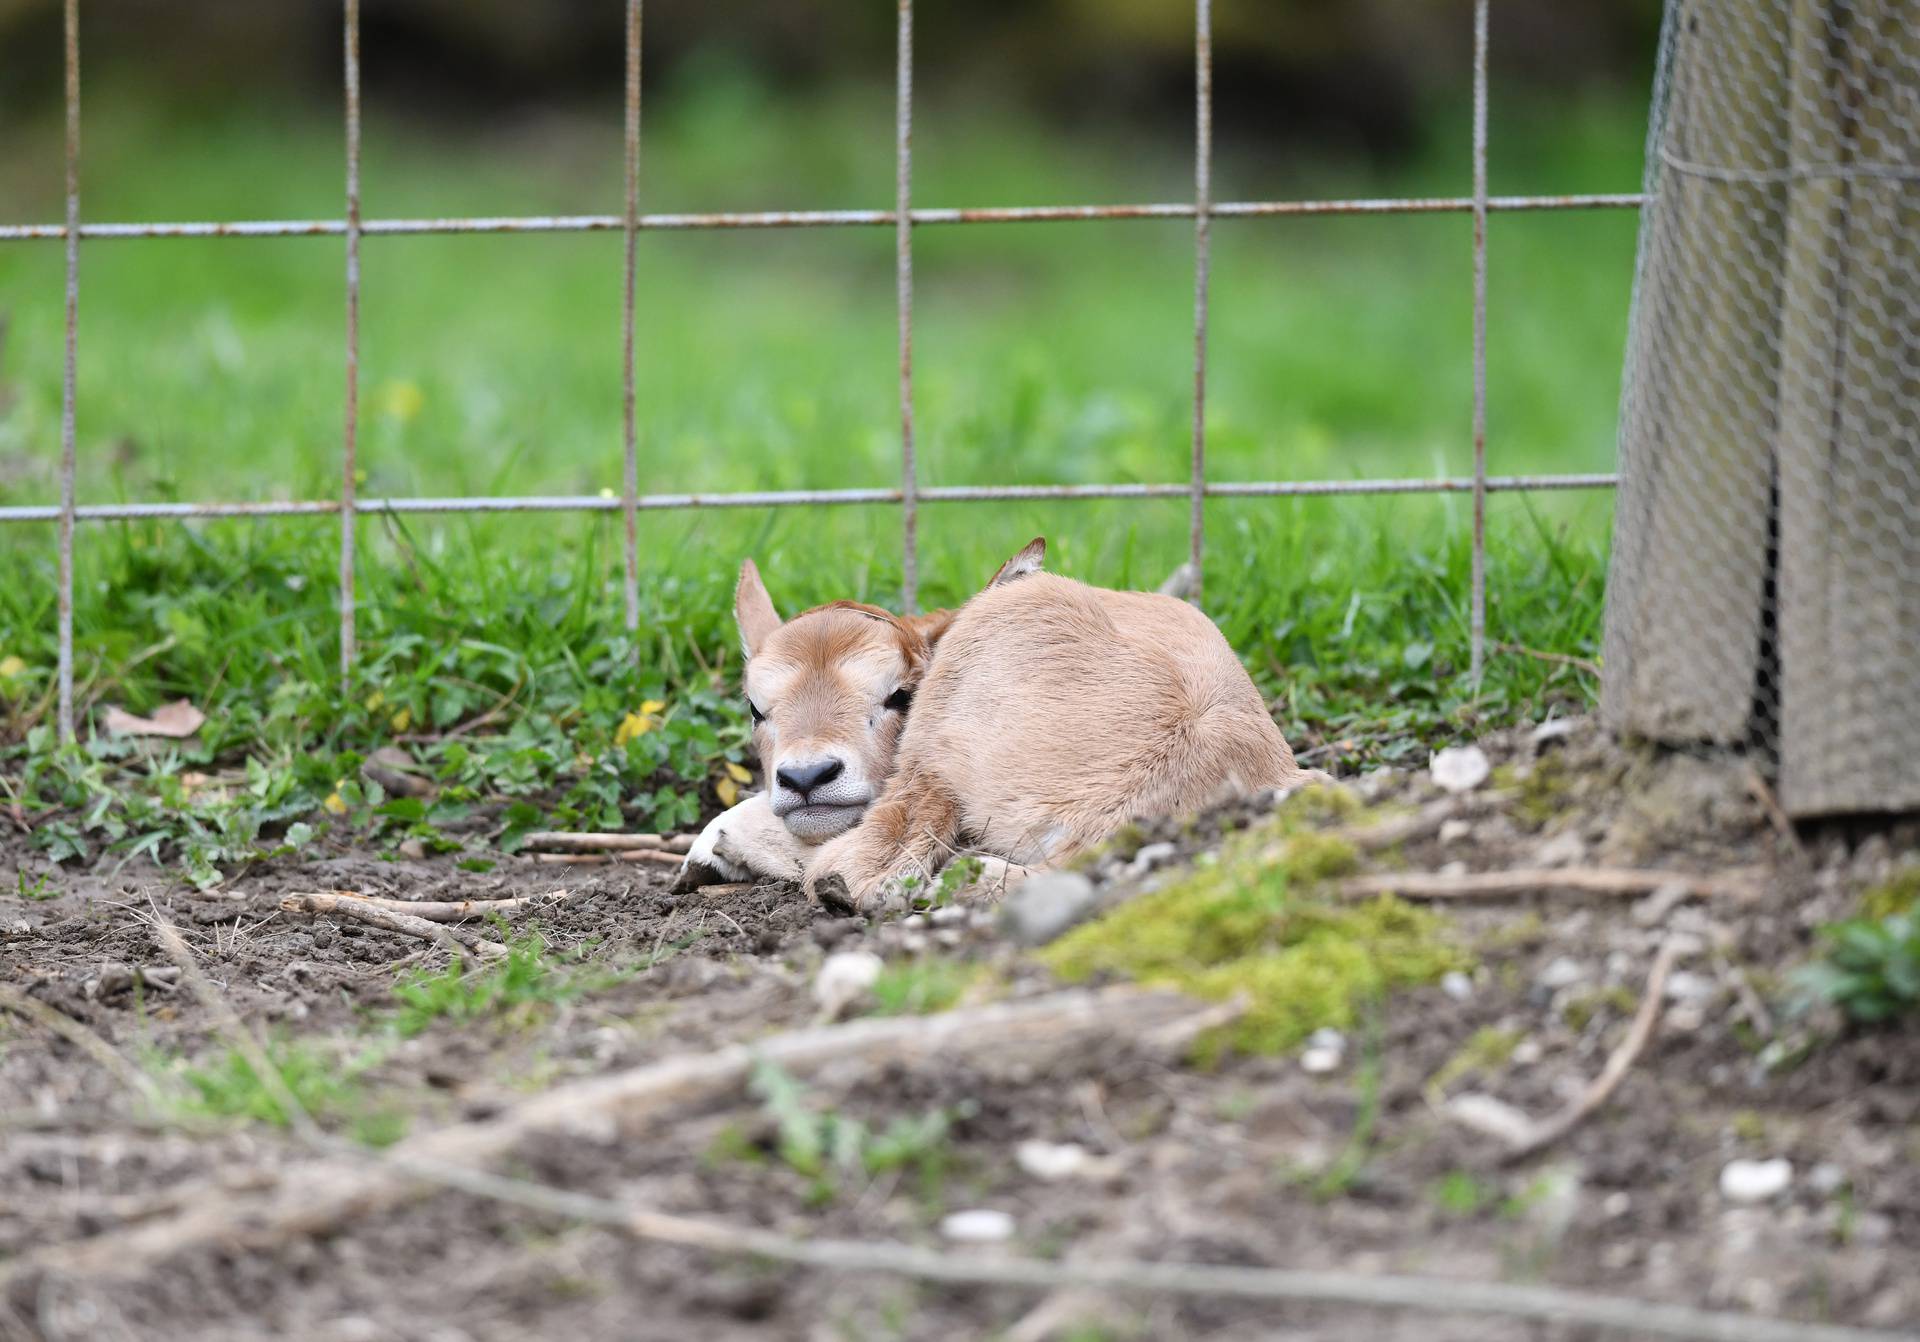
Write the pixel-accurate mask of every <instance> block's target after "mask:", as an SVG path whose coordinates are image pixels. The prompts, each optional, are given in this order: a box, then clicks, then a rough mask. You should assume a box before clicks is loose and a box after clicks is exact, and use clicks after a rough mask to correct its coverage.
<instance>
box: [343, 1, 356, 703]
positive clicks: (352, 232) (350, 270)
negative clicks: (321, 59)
mask: <svg viewBox="0 0 1920 1342" xmlns="http://www.w3.org/2000/svg"><path fill="white" fill-rule="evenodd" d="M345 76H346V93H347V386H346V415H345V424H344V427H343V430H342V437H341V452H340V680H341V683H342V684H345V683H346V682H347V680H348V678H349V677H350V676H351V675H352V674H353V656H354V564H353V544H354V522H355V519H356V517H357V516H358V512H359V508H358V502H359V492H360V482H359V479H358V475H359V469H360V463H359V443H360V0H346V71H345Z"/></svg>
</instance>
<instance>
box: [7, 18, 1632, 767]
mask: <svg viewBox="0 0 1920 1342" xmlns="http://www.w3.org/2000/svg"><path fill="white" fill-rule="evenodd" d="M624 3H625V8H626V81H625V185H626V199H625V208H624V210H623V211H622V212H621V213H619V214H580V215H538V216H495V217H479V218H420V219H380V218H375V219H365V220H363V219H362V217H361V199H360V3H359V0H343V7H344V15H343V17H344V27H345V40H344V46H343V70H342V78H343V85H344V93H345V104H346V110H345V139H346V198H345V213H344V217H343V218H340V219H265V220H225V221H218V220H214V221H205V220H203V221H188V222H140V223H110V222H96V223H83V222H81V219H80V37H79V0H64V7H65V59H66V72H65V73H66V79H65V89H66V126H67V152H66V170H67V201H66V204H67V209H66V222H65V223H64V224H0V243H5V242H31V241H44V240H52V239H62V240H64V242H65V244H66V282H67V288H66V356H65V366H64V369H63V375H62V384H61V385H62V390H61V418H60V501H59V502H58V503H57V504H27V505H13V506H5V507H0V523H9V522H14V523H27V522H55V523H57V524H58V528H59V547H60V565H59V583H60V592H59V618H60V629H59V659H60V666H59V728H60V734H61V737H62V739H63V740H69V741H70V740H72V739H73V736H74V719H73V534H74V527H75V524H76V523H78V522H94V521H125V520H134V519H147V518H214V517H255V518H264V517H288V516H302V515H315V514H328V513H337V514H339V517H340V603H339V609H340V662H341V669H342V672H343V674H344V673H345V672H346V671H348V670H349V669H350V668H351V666H352V664H353V660H354V654H355V640H354V584H355V579H354V570H355V561H354V539H355V524H356V522H357V520H358V519H359V518H360V517H362V516H364V515H367V514H382V513H392V514H399V513H480V512H501V513H509V512H612V511H618V512H620V513H621V514H622V515H623V521H624V533H625V534H624V541H625V566H624V574H623V588H624V592H623V594H624V597H625V615H626V625H627V628H628V630H629V631H635V630H637V628H638V625H639V617H640V603H639V572H640V568H639V548H638V547H639V542H638V535H639V532H638V523H637V518H638V515H639V514H640V513H641V512H646V511H652V510H658V509H683V508H772V507H794V506H821V505H855V504H866V505H871V504H896V505H898V506H899V507H900V510H901V530H902V537H901V542H902V554H901V573H902V583H901V586H902V592H901V596H902V601H903V604H904V605H905V607H906V608H907V609H908V610H912V609H915V608H916V607H917V604H918V587H919V544H918V527H919V505H920V504H921V503H930V502H941V503H946V502H975V501H1017V500H1060V501H1065V500H1073V499H1154V498H1185V499H1187V500H1188V501H1189V514H1188V515H1189V539H1188V561H1189V563H1190V564H1191V565H1192V570H1191V574H1192V581H1193V583H1194V585H1195V590H1196V591H1197V590H1198V581H1199V573H1200V565H1201V560H1202V558H1203V546H1204V539H1205V503H1206V500H1208V499H1210V498H1250V497H1252V498H1273V497H1289V496H1293V497H1298V496H1309V495H1331V494H1418V493H1465V494H1471V495H1472V496H1473V569H1472V579H1471V583H1472V591H1471V593H1470V594H1469V597H1470V609H1471V611H1472V616H1471V619H1472V663H1471V668H1470V671H1469V674H1470V675H1472V676H1475V677H1477V676H1478V675H1479V673H1480V669H1481V667H1482V665H1483V662H1484V651H1485V612H1486V496H1487V495H1488V494H1492V493H1500V492H1508V491H1527V490H1549V489H1611V488H1614V487H1615V486H1616V485H1617V484H1618V477H1617V476H1616V475H1615V474H1613V473H1590V474H1563V475H1524V476H1523V475H1504V476H1496V475H1489V474H1488V473H1487V443H1486V309H1487V291H1486V254H1487V229H1486V226H1487V217H1488V216H1489V215H1490V214H1495V213H1505V212H1510V211H1534V210H1613V209H1638V208H1640V207H1641V206H1642V205H1643V204H1644V203H1645V199H1646V198H1645V196H1644V195H1643V194H1642V193H1639V192H1616V193H1599V194H1586V195H1566V196H1512V195H1508V196H1492V195H1489V194H1488V193H1487V126H1486V120H1487V112H1486V107H1487V42H1488V18H1489V15H1488V11H1489V7H1490V0H1476V2H1475V5H1474V28H1473V184H1472V186H1473V189H1472V193H1471V194H1469V195H1463V196H1428V197H1394V198H1371V199H1347V200H1254V201H1215V200H1214V199H1213V193H1212V168H1213V163H1212V160H1213V96H1212V88H1213V39H1212V5H1211V0H1195V3H1194V75H1195V98H1194V196H1193V199H1192V200H1191V201H1171V202H1159V203H1150V204H1116V205H1042V206H1012V207H985V208H974V207H963V208H926V207H916V206H914V205H913V203H912V200H913V119H912V117H913V0H897V4H898V7H899V15H898V30H897V31H898V46H897V57H898V59H897V68H896V75H895V79H896V84H895V88H896V97H895V139H894V143H895V191H894V204H893V208H892V209H890V210H888V209H882V210H875V209H858V210H772V211H747V212H727V213H711V214H698V213H677V214H643V213H641V211H640V107H641V81H640V56H641V19H642V0H624ZM1382 214H1466V215H1471V216H1472V219H1473V225H1474V227H1473V256H1472V264H1473V314H1474V315H1473V323H1474V324H1473V371H1472V377H1473V424H1472V434H1473V472H1472V474H1471V475H1470V476H1455V477H1435V478H1423V479H1358V480H1267V481H1215V480H1209V479H1208V478H1207V462H1206V375H1207V306H1208V282H1209V269H1210V243H1211V236H1212V225H1213V221H1214V220H1217V219H1266V218H1286V217H1294V216H1322V215H1382ZM1115 219H1191V220H1193V223H1194V302H1193V315H1194V324H1193V325H1194V329H1193V351H1194V365H1193V419H1192V443H1191V461H1190V466H1191V469H1190V472H1189V475H1188V478H1187V480H1186V481H1184V482H1180V483H1164V484H1163V483H1147V484H1089V485H998V486H993V485H988V486H971V485H969V486H957V487H940V486H922V485H921V483H920V479H919V470H918V465H917V462H916V459H915V453H914V424H913V233H914V230H915V229H916V228H920V227H928V226H934V227H938V226H945V225H956V224H1013V223H1072V222H1078V221H1086V220H1115ZM887 227H891V228H892V229H893V230H894V237H895V245H896V256H895V302H896V305H897V309H898V311H897V317H898V325H899V346H898V349H899V361H900V485H899V487H898V488H895V489H812V490H779V491H757V492H734V493H720V494H707V493H657V494H641V493H640V492H639V478H640V475H639V432H638V424H637V418H638V410H637V407H636V404H635V371H634V312H635V300H636V295H635V257H636V246H637V241H636V240H637V237H638V235H639V234H641V233H644V232H654V231H669V230H683V229H779V228H887ZM614 231H619V232H622V233H623V234H624V235H625V244H626V245H625V252H624V272H625V273H624V285H623V289H622V319H621V344H622V415H621V440H622V449H623V467H624V470H623V483H624V489H623V491H622V493H621V496H620V497H618V498H612V499H609V498H604V497H600V496H597V495H535V496H517V497H508V496H488V497H462V498H401V499H379V498H376V499H363V498H360V497H358V493H357V489H356V480H355V471H356V464H357V463H356V460H355V454H356V449H357V443H356V432H357V421H358V418H359V310H360V244H361V240H362V239H363V238H368V237H396V236H411V235H422V234H448V233H468V234H471V233H592V232H614ZM220 237H230V238H304V237H340V238H344V239H345V240H346V386H345V391H344V403H345V404H344V416H345V419H344V427H343V430H342V442H341V475H340V496H339V497H338V498H337V499H310V500H292V501H272V502H226V503H222V502H205V503H138V502H136V503H119V504H88V505H78V504H76V502H75V499H74V397H75V387H74V370H75V367H76V362H77V358H78V329H79V292H80V290H79V274H80V243H82V242H106V241H111V240H114V239H123V238H220Z"/></svg>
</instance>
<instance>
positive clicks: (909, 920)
mask: <svg viewBox="0 0 1920 1342" xmlns="http://www.w3.org/2000/svg"><path fill="white" fill-rule="evenodd" d="M926 925H927V920H926V919H925V918H924V917H922V916H921V915H920V914H917V913H910V914H908V915H907V916H906V917H905V918H902V919H901V920H900V926H901V929H902V930H904V931H907V932H918V931H919V930H920V929H921V928H923V927H925V926H926Z"/></svg>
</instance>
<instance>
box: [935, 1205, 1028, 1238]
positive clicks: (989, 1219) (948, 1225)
mask: <svg viewBox="0 0 1920 1342" xmlns="http://www.w3.org/2000/svg"><path fill="white" fill-rule="evenodd" d="M940 1233H941V1234H942V1235H945V1236H946V1237H947V1238H948V1239H950V1240H953V1241H955V1242H957V1243H960V1244H999V1243H1001V1242H1002V1241H1003V1240H1010V1239H1012V1238H1013V1218H1012V1217H1011V1216H1009V1215H1007V1214H1006V1213H1005V1212H1001V1211H994V1210H993V1209H992V1208H990V1207H976V1208H973V1209H972V1210H970V1211H964V1212H954V1213H953V1214H951V1215H950V1216H948V1217H946V1218H945V1219H944V1220H942V1221H941V1222H940Z"/></svg>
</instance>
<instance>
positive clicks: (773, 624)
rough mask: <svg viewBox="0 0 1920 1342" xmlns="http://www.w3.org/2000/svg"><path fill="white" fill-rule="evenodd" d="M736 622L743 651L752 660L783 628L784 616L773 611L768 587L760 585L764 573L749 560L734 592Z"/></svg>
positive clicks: (743, 565)
mask: <svg viewBox="0 0 1920 1342" xmlns="http://www.w3.org/2000/svg"><path fill="white" fill-rule="evenodd" d="M733 619H734V622H735V623H736V624H738V625H739V626H740V648H741V651H743V652H745V653H746V655H747V656H748V657H752V656H753V655H754V654H755V653H756V652H758V651H760V646H761V645H762V644H763V643H765V642H766V641H767V636H768V635H769V634H771V633H772V632H773V631H774V630H776V629H778V628H779V627H780V612H779V611H777V610H775V609H774V608H773V598H772V597H770V596H768V595H767V585H766V584H765V583H763V582H761V581H760V570H759V569H758V568H756V567H755V566H754V562H753V561H752V560H751V559H749V560H747V561H746V562H745V563H743V564H741V565H740V583H739V585H738V586H736V587H735V588H734V589H733Z"/></svg>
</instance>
